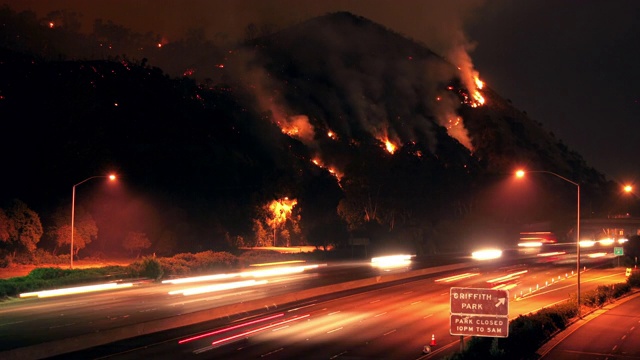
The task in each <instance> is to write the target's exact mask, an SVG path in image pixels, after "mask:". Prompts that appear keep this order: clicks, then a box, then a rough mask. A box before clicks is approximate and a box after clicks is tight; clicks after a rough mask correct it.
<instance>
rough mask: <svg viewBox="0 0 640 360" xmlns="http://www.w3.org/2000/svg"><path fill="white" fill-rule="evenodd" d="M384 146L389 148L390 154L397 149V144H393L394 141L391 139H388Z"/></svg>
mask: <svg viewBox="0 0 640 360" xmlns="http://www.w3.org/2000/svg"><path fill="white" fill-rule="evenodd" d="M384 147H385V149H387V151H388V152H389V154H393V153H394V152H395V151H396V146H395V145H393V143H392V142H391V141H389V140H386V141H385V142H384Z"/></svg>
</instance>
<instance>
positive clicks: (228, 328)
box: [178, 313, 284, 344]
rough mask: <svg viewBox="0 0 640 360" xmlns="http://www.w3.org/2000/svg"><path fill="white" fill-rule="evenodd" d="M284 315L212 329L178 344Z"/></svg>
mask: <svg viewBox="0 0 640 360" xmlns="http://www.w3.org/2000/svg"><path fill="white" fill-rule="evenodd" d="M282 316H284V313H279V314H276V315H272V316H268V317H265V318H261V319H256V320H253V321H248V322H244V323H242V324H238V325H234V326H229V327H226V328H223V329H219V330H216V331H211V332H208V333H205V334H201V335H197V336H193V337H190V338H186V339H182V340H180V341H178V344H184V343H188V342H190V341H194V340H198V339H202V338H205V337H207V336H212V335H216V334H220V333H223V332H227V331H231V330H235V329H239V328H241V327H245V326H249V325H254V324H258V323H261V322H264V321H269V320H273V319H277V318H279V317H282Z"/></svg>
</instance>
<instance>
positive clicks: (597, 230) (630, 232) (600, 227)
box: [580, 215, 640, 240]
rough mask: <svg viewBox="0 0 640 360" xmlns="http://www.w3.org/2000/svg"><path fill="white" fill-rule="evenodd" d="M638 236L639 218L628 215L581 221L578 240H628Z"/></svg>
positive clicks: (639, 230) (639, 228) (639, 233)
mask: <svg viewBox="0 0 640 360" xmlns="http://www.w3.org/2000/svg"><path fill="white" fill-rule="evenodd" d="M634 235H640V218H634V217H631V216H629V215H622V216H613V217H609V218H601V219H581V220H580V238H581V239H590V240H600V239H605V238H609V239H614V240H617V239H622V238H626V239H628V238H629V237H630V236H634Z"/></svg>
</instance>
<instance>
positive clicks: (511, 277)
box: [487, 270, 529, 283]
mask: <svg viewBox="0 0 640 360" xmlns="http://www.w3.org/2000/svg"><path fill="white" fill-rule="evenodd" d="M527 272H529V270H522V271H518V272H514V273H511V274H507V275H505V276H501V277H497V278H495V279H491V280H487V282H488V283H497V282H504V281H508V280H515V279H518V278H519V277H520V275H522V274H526V273H527Z"/></svg>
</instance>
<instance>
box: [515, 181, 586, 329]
mask: <svg viewBox="0 0 640 360" xmlns="http://www.w3.org/2000/svg"><path fill="white" fill-rule="evenodd" d="M527 172H528V173H546V174H551V175H554V176H556V177H559V178H560V179H562V180H564V181H566V182H568V183H571V184H573V185H575V186H576V188H577V189H578V206H577V216H576V269H577V270H578V271H577V272H578V293H577V295H576V297H577V300H578V317H581V315H580V184H579V183H577V182H575V181H571V180H569V179H567V178H566V177H564V176H560V175H558V174H556V173H554V172H551V171H544V170H537V171H527ZM527 172H525V171H524V170H518V171H516V177H518V178H522V177H524V175H525V173H527Z"/></svg>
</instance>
